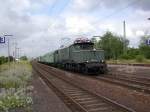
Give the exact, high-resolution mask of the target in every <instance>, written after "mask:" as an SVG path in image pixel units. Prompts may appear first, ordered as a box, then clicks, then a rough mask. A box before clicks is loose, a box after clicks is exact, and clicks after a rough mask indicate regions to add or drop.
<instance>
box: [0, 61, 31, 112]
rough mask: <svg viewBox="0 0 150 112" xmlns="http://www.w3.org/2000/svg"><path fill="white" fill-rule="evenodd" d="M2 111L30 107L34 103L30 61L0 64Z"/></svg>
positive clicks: (0, 101)
mask: <svg viewBox="0 0 150 112" xmlns="http://www.w3.org/2000/svg"><path fill="white" fill-rule="evenodd" d="M0 68H1V69H0V70H1V71H0V111H4V112H8V111H9V110H11V109H16V108H17V109H18V108H28V109H29V107H30V105H31V104H32V98H31V91H32V89H33V87H32V86H30V85H29V82H30V81H31V78H32V67H31V65H30V63H29V62H25V61H21V62H19V63H17V62H16V63H13V62H12V63H11V64H10V66H9V65H8V64H7V63H6V64H4V65H0Z"/></svg>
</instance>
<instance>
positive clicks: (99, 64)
mask: <svg viewBox="0 0 150 112" xmlns="http://www.w3.org/2000/svg"><path fill="white" fill-rule="evenodd" d="M37 60H38V61H39V62H40V63H43V64H48V65H50V66H54V67H58V68H62V69H65V70H70V71H75V72H82V73H85V74H87V73H89V74H90V73H91V74H93V73H94V74H99V73H102V74H103V73H106V72H107V64H106V61H105V56H104V50H97V49H95V48H94V43H93V42H92V41H91V40H89V39H88V38H77V39H76V40H75V41H74V42H73V43H72V44H71V45H69V46H67V47H64V48H60V49H58V50H55V51H53V52H49V53H47V54H45V55H43V56H40V57H38V59H37Z"/></svg>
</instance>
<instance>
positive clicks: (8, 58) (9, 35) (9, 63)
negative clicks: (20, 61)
mask: <svg viewBox="0 0 150 112" xmlns="http://www.w3.org/2000/svg"><path fill="white" fill-rule="evenodd" d="M4 36H5V37H6V36H13V35H4ZM8 64H9V68H10V42H9V37H8Z"/></svg>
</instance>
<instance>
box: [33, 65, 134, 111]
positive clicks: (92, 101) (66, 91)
mask: <svg viewBox="0 0 150 112" xmlns="http://www.w3.org/2000/svg"><path fill="white" fill-rule="evenodd" d="M33 68H34V70H35V71H36V72H37V73H38V74H39V75H40V77H41V78H42V79H43V80H44V81H45V82H46V84H47V85H48V86H49V87H50V88H52V89H53V90H54V91H55V92H56V93H57V95H58V96H59V97H60V98H61V99H63V101H64V102H65V104H66V105H68V106H69V107H70V109H71V110H72V111H73V112H135V111H134V110H131V109H129V108H127V107H125V106H123V105H121V104H119V103H116V102H114V101H112V100H110V99H108V98H105V97H103V96H100V95H99V96H97V95H95V94H93V93H91V92H89V91H87V90H84V89H82V88H80V87H78V86H76V85H74V84H72V83H70V82H68V81H66V80H63V79H61V78H60V77H56V75H55V72H51V71H50V70H49V71H48V69H47V70H45V69H41V65H38V66H37V64H33ZM43 68H45V67H43Z"/></svg>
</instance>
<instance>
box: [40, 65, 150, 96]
mask: <svg viewBox="0 0 150 112" xmlns="http://www.w3.org/2000/svg"><path fill="white" fill-rule="evenodd" d="M40 65H41V64H40ZM41 67H42V66H41ZM42 68H43V69H45V70H46V71H48V70H49V68H50V67H49V66H47V65H44V67H42ZM67 72H69V71H67ZM71 73H72V72H71ZM73 74H74V73H73ZM75 74H76V75H80V76H82V77H84V76H83V75H82V74H79V73H75ZM86 77H89V78H92V79H94V80H98V81H103V82H107V83H111V84H114V85H118V86H122V87H126V88H128V89H131V90H136V91H139V92H143V93H147V94H150V83H149V82H148V81H147V82H144V81H143V79H140V78H138V77H132V78H129V77H122V76H121V75H117V76H116V75H108V74H106V75H103V76H102V75H101V76H86ZM144 80H146V79H145V78H144ZM147 80H148V79H147Z"/></svg>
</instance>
